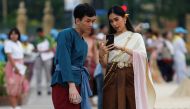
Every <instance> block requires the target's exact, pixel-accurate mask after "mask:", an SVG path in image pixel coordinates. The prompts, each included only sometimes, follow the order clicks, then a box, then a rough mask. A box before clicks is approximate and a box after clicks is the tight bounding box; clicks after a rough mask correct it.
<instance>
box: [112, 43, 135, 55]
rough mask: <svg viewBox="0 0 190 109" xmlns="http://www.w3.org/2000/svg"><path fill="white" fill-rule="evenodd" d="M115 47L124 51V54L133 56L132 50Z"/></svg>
mask: <svg viewBox="0 0 190 109" xmlns="http://www.w3.org/2000/svg"><path fill="white" fill-rule="evenodd" d="M114 47H115V49H116V50H121V51H123V52H125V53H127V54H128V55H131V56H132V55H133V52H132V50H131V49H128V48H125V47H121V46H117V45H114Z"/></svg>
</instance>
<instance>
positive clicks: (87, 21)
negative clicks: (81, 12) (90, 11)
mask: <svg viewBox="0 0 190 109" xmlns="http://www.w3.org/2000/svg"><path fill="white" fill-rule="evenodd" d="M95 21H96V16H93V17H88V16H84V17H83V18H82V19H78V18H77V19H76V24H77V26H78V28H79V29H80V30H81V32H82V33H90V32H91V30H92V26H93V23H94V22H95Z"/></svg>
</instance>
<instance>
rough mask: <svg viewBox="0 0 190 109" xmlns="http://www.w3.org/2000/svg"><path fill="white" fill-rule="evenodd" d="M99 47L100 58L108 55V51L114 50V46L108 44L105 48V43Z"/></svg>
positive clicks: (101, 43)
mask: <svg viewBox="0 0 190 109" xmlns="http://www.w3.org/2000/svg"><path fill="white" fill-rule="evenodd" d="M99 47H100V49H99V53H100V55H101V56H103V55H104V54H108V52H109V51H110V50H112V49H114V44H110V45H108V46H106V43H105V42H100V43H99Z"/></svg>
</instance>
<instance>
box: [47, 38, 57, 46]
mask: <svg viewBox="0 0 190 109" xmlns="http://www.w3.org/2000/svg"><path fill="white" fill-rule="evenodd" d="M47 39H48V41H49V43H50V48H53V47H54V45H55V41H54V39H53V38H52V37H51V36H47Z"/></svg>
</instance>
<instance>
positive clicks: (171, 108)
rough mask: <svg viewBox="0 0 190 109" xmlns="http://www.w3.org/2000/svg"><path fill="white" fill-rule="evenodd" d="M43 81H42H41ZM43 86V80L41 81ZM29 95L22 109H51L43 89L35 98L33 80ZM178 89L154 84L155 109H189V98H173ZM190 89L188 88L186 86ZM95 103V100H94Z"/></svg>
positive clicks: (0, 108) (50, 102)
mask: <svg viewBox="0 0 190 109" xmlns="http://www.w3.org/2000/svg"><path fill="white" fill-rule="evenodd" d="M43 80H44V79H43ZM43 85H45V80H44V81H43ZM31 87H32V90H31V94H30V96H29V100H28V101H27V104H26V105H23V106H22V109H53V105H52V101H51V96H48V95H47V94H46V91H45V89H44V91H43V93H42V96H40V97H39V96H37V95H36V91H35V78H34V79H32V82H31ZM177 87H178V85H177V84H175V83H169V84H160V85H158V84H155V88H156V93H157V101H156V105H155V109H190V97H183V98H174V97H172V96H171V95H172V93H173V92H174V91H175V90H176V88H177ZM187 87H190V86H187ZM94 100H95V101H96V100H97V98H94ZM0 109H10V107H8V106H0ZM93 109H97V108H95V107H94V108H93Z"/></svg>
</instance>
